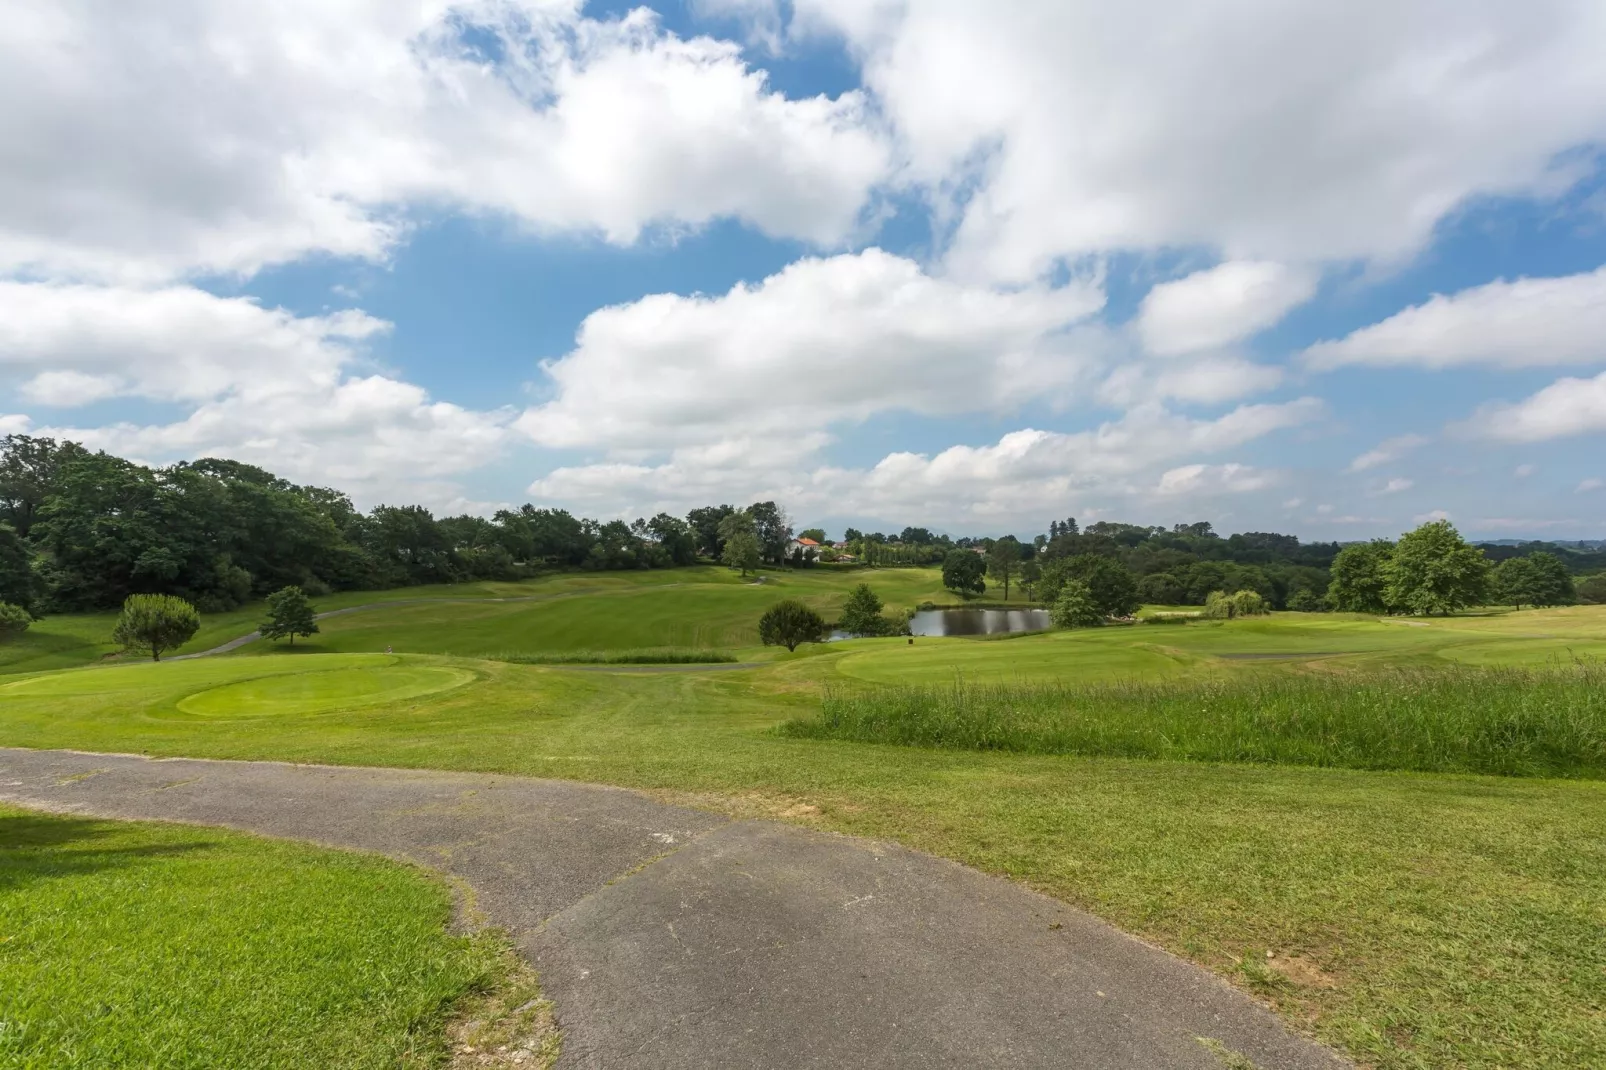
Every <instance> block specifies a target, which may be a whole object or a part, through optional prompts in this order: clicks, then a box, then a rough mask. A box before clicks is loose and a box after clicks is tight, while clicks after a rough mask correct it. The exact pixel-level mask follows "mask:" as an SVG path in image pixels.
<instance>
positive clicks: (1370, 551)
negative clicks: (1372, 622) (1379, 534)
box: [1327, 539, 1394, 613]
mask: <svg viewBox="0 0 1606 1070" xmlns="http://www.w3.org/2000/svg"><path fill="white" fill-rule="evenodd" d="M1393 558H1394V544H1393V543H1391V542H1389V541H1388V540H1386V539H1373V540H1372V541H1371V542H1361V543H1355V544H1354V545H1352V546H1346V547H1344V548H1343V549H1342V550H1340V551H1339V552H1338V556H1337V557H1335V558H1333V565H1332V582H1331V583H1329V584H1328V587H1327V601H1328V604H1329V605H1331V606H1332V607H1333V608H1334V609H1335V610H1337V611H1338V612H1340V613H1389V612H1392V611H1393V607H1392V606H1391V605H1390V603H1389V598H1388V570H1389V562H1390V561H1392V560H1393Z"/></svg>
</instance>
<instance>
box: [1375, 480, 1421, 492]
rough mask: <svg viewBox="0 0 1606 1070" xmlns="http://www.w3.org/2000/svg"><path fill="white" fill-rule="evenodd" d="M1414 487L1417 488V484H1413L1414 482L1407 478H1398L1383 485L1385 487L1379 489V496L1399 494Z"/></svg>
mask: <svg viewBox="0 0 1606 1070" xmlns="http://www.w3.org/2000/svg"><path fill="white" fill-rule="evenodd" d="M1414 486H1416V483H1415V482H1413V481H1412V480H1409V479H1405V478H1402V477H1396V478H1394V479H1391V480H1389V481H1388V482H1387V483H1385V484H1383V486H1382V487H1381V488H1379V489H1378V493H1379V494H1398V493H1400V492H1401V491H1404V490H1410V489H1411V488H1412V487H1414Z"/></svg>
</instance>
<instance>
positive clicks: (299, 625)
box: [262, 587, 318, 646]
mask: <svg viewBox="0 0 1606 1070" xmlns="http://www.w3.org/2000/svg"><path fill="white" fill-rule="evenodd" d="M317 632H318V614H317V611H316V610H314V609H313V607H312V603H311V602H308V601H307V592H305V591H303V590H302V589H301V588H299V587H285V588H283V589H282V590H278V591H274V592H273V593H272V594H270V595H268V617H267V619H266V620H264V621H263V622H262V637H263V638H264V639H283V638H285V637H289V639H290V645H291V646H295V645H296V636H298V635H299V636H301V637H302V638H303V639H305V638H306V637H308V636H310V635H316V634H317Z"/></svg>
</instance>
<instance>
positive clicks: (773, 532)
mask: <svg viewBox="0 0 1606 1070" xmlns="http://www.w3.org/2000/svg"><path fill="white" fill-rule="evenodd" d="M747 515H748V516H750V517H751V518H752V521H753V534H755V535H757V536H758V546H759V552H760V553H761V554H763V555H764V560H766V561H769V562H770V563H771V564H776V565H784V564H785V563H786V547H787V544H788V543H790V542H791V541H792V521H791V520H790V519H789V518H788V517H787V515H786V513H785V512H784V511H782V509H781V507H780V506H778V505H776V504H775V503H774V502H754V503H753V504H752V505H750V506H748V507H747Z"/></svg>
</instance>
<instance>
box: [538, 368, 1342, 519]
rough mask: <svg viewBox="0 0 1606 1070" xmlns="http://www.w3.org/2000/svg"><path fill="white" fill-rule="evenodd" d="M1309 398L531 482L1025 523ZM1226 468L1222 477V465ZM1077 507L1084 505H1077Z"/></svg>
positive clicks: (599, 500)
mask: <svg viewBox="0 0 1606 1070" xmlns="http://www.w3.org/2000/svg"><path fill="white" fill-rule="evenodd" d="M1322 411H1323V406H1322V404H1321V403H1320V402H1318V401H1316V400H1315V399H1313V398H1302V399H1300V400H1298V401H1293V402H1287V403H1284V404H1275V405H1245V406H1240V407H1239V408H1237V409H1234V410H1232V411H1231V412H1229V413H1226V414H1225V415H1223V416H1220V417H1218V418H1216V419H1213V420H1197V419H1191V418H1188V417H1184V416H1180V415H1177V414H1174V413H1171V412H1168V411H1166V410H1165V409H1163V408H1160V407H1159V406H1157V405H1152V404H1151V405H1147V406H1143V407H1141V408H1139V409H1136V410H1134V411H1132V412H1129V413H1127V414H1126V415H1125V416H1123V417H1122V418H1121V419H1119V420H1116V421H1112V422H1108V423H1105V424H1102V425H1100V426H1099V427H1097V428H1095V429H1091V430H1087V431H1079V432H1073V433H1061V432H1053V431H1043V430H1037V429H1030V428H1028V429H1024V430H1020V431H1014V432H1010V433H1009V434H1007V435H1004V436H1003V437H1002V438H1000V439H999V440H998V442H997V443H995V444H993V445H989V446H952V447H949V448H948V449H945V450H943V451H941V452H939V453H937V454H935V455H927V454H921V453H910V452H900V453H892V454H888V455H887V456H885V457H883V458H882V459H881V460H880V461H879V462H878V463H876V464H875V465H874V466H872V467H870V468H868V469H859V468H842V467H835V466H831V465H824V464H821V463H820V461H819V457H818V453H817V450H818V448H819V445H820V444H821V443H818V442H808V441H800V442H798V443H797V444H796V445H795V447H794V448H793V449H790V450H788V449H786V448H784V446H783V444H781V443H778V442H776V441H774V440H758V441H754V440H741V441H733V442H731V443H728V444H726V445H724V446H721V447H718V448H714V449H709V448H688V449H681V450H677V451H675V452H674V453H673V454H672V455H671V456H670V457H669V458H668V459H667V460H666V461H664V462H663V463H660V464H644V463H639V462H638V463H622V462H610V463H603V464H593V465H581V466H575V467H565V468H560V469H558V470H556V471H554V472H552V473H550V474H548V475H547V476H544V477H543V478H541V479H538V480H536V481H535V483H533V484H532V485H531V487H530V493H531V494H533V495H535V496H537V497H538V498H540V499H550V500H554V501H565V502H576V503H581V505H582V507H584V508H589V509H595V510H598V511H600V512H603V513H606V514H609V515H628V516H636V515H643V514H650V513H652V512H655V511H657V510H658V509H670V510H673V511H683V510H684V509H686V508H689V507H692V506H695V505H699V504H706V502H707V501H710V500H712V499H713V498H714V497H715V496H718V497H720V498H721V499H722V500H737V499H741V500H751V499H757V498H764V497H771V496H774V497H776V498H777V499H778V500H783V501H786V502H788V503H789V508H792V509H793V510H794V511H804V510H809V511H813V512H815V513H824V512H826V511H829V512H831V513H833V514H837V515H865V516H882V517H895V516H910V517H922V518H925V519H926V520H927V521H929V522H932V523H941V522H953V523H965V522H986V523H993V522H1000V523H1002V522H1024V521H1029V520H1031V519H1033V518H1040V516H1041V515H1042V513H1043V511H1044V509H1045V508H1049V506H1050V504H1051V503H1056V502H1057V503H1067V504H1074V503H1076V502H1083V503H1086V502H1090V501H1093V500H1095V499H1100V500H1103V499H1112V500H1124V499H1130V498H1132V497H1135V496H1146V495H1149V494H1151V493H1153V492H1154V491H1153V488H1154V487H1155V486H1156V482H1157V481H1158V480H1159V479H1161V478H1162V477H1161V472H1162V471H1163V470H1164V469H1166V468H1168V467H1172V466H1174V465H1175V463H1176V462H1177V461H1178V460H1181V459H1186V458H1191V457H1196V456H1200V455H1210V454H1216V453H1221V452H1224V451H1227V450H1231V449H1235V448H1237V447H1239V446H1242V445H1245V444H1246V443H1249V442H1252V441H1254V440H1256V439H1259V438H1262V437H1264V436H1266V435H1269V434H1272V433H1274V432H1276V431H1279V430H1284V429H1287V428H1292V427H1296V426H1299V425H1301V424H1304V423H1307V422H1308V421H1310V420H1312V419H1315V418H1316V417H1317V416H1319V415H1320V414H1321V413H1322ZM1228 469H1231V472H1230V473H1228V472H1227V470H1228ZM1261 478H1264V479H1266V480H1267V482H1268V484H1269V480H1270V477H1269V475H1261V474H1259V473H1254V472H1252V471H1251V470H1249V469H1246V468H1244V467H1243V466H1238V465H1223V466H1215V468H1214V469H1213V470H1212V471H1210V472H1208V473H1206V474H1203V475H1201V477H1200V478H1199V480H1198V482H1197V485H1192V486H1189V485H1182V484H1181V483H1179V482H1178V480H1179V479H1181V477H1173V478H1172V487H1171V488H1169V489H1170V490H1171V491H1172V493H1173V495H1174V496H1175V497H1178V498H1182V499H1184V500H1185V499H1186V498H1188V497H1192V496H1196V495H1198V494H1208V493H1218V492H1220V491H1222V490H1224V489H1225V490H1243V489H1247V488H1246V484H1247V483H1248V482H1249V481H1250V480H1252V479H1261ZM1076 507H1077V508H1081V507H1082V506H1080V505H1078V506H1076Z"/></svg>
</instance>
